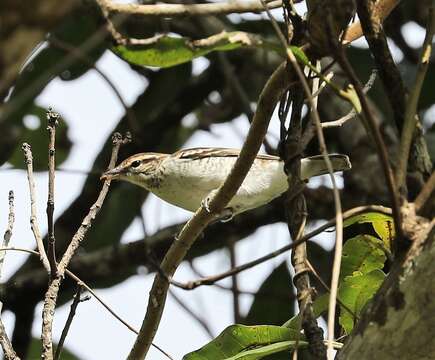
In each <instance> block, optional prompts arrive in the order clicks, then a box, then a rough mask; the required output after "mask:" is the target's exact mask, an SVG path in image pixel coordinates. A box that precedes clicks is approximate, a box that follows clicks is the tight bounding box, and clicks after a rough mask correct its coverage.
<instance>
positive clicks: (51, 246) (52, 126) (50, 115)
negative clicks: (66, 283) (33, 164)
mask: <svg viewBox="0 0 435 360" xmlns="http://www.w3.org/2000/svg"><path fill="white" fill-rule="evenodd" d="M59 118H60V116H59V114H58V113H55V112H53V111H52V110H51V109H48V111H47V120H48V126H47V130H48V132H49V142H48V199H47V224H48V244H47V247H48V254H47V257H48V262H49V264H50V276H51V278H55V277H56V272H57V266H56V238H55V236H54V177H55V168H56V126H57V124H58V121H59Z"/></svg>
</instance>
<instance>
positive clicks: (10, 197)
mask: <svg viewBox="0 0 435 360" xmlns="http://www.w3.org/2000/svg"><path fill="white" fill-rule="evenodd" d="M14 199H15V198H14V192H13V191H12V190H10V191H9V195H8V203H9V213H8V225H7V227H6V230H5V233H4V235H3V242H2V247H8V246H9V241H10V240H11V237H12V231H13V228H14V222H15V212H14ZM5 255H6V253H4V252H1V253H0V279H1V277H2V273H3V263H4V261H5ZM0 304H1V303H0ZM0 312H1V305H0Z"/></svg>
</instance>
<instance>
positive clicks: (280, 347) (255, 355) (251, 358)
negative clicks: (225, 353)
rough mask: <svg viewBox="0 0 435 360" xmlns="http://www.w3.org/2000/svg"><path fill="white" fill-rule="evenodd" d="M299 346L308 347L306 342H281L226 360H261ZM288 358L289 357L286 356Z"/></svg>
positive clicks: (247, 351) (243, 352)
mask: <svg viewBox="0 0 435 360" xmlns="http://www.w3.org/2000/svg"><path fill="white" fill-rule="evenodd" d="M296 345H298V348H303V347H306V346H307V345H308V343H307V342H306V341H299V342H298V343H296V341H281V342H278V343H275V344H270V345H266V346H261V347H259V348H256V349H252V350H246V351H242V352H241V353H240V354H237V355H234V356H231V357H230V358H226V360H256V359H261V358H263V357H265V356H267V355H272V354H276V353H278V352H282V351H285V350H290V349H294V348H295V347H296ZM286 357H287V358H288V357H289V355H288V354H286Z"/></svg>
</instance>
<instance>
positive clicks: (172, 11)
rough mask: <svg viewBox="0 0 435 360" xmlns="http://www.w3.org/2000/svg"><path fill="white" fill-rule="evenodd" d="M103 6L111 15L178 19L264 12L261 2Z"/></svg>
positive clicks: (277, 0) (105, 0) (274, 4)
mask: <svg viewBox="0 0 435 360" xmlns="http://www.w3.org/2000/svg"><path fill="white" fill-rule="evenodd" d="M99 3H100V6H102V7H103V8H104V9H105V10H106V11H108V12H109V13H122V14H129V15H136V16H137V15H142V16H153V17H154V16H155V17H176V16H205V15H225V14H242V13H248V12H254V13H258V12H263V11H264V8H263V5H262V4H261V1H258V0H250V1H228V2H220V3H208V4H154V5H138V4H121V3H115V2H113V1H110V0H99ZM281 5H282V2H281V0H274V1H270V2H269V3H268V7H269V8H270V9H275V8H278V7H281Z"/></svg>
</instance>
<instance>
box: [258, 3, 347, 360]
mask: <svg viewBox="0 0 435 360" xmlns="http://www.w3.org/2000/svg"><path fill="white" fill-rule="evenodd" d="M266 11H267V14H268V16H269V18H270V19H271V21H272V25H273V27H274V29H275V31H276V33H277V35H278V37H279V39H280V41H281V43H282V45H283V47H284V48H285V49H286V53H287V57H288V59H289V60H290V63H291V64H292V65H293V68H294V69H295V71H296V74H297V75H298V78H299V80H300V81H301V85H302V87H303V89H304V92H305V95H306V97H307V99H308V101H309V104H310V107H311V112H310V115H311V116H313V119H314V123H315V124H316V130H317V138H318V141H319V148H320V152H321V154H322V156H323V158H324V160H325V163H326V168H327V169H328V173H329V177H330V179H331V182H332V191H333V194H334V205H335V217H336V224H337V226H336V229H337V231H336V232H335V252H334V264H333V270H332V280H331V296H330V301H329V310H328V350H327V353H328V358H332V356H333V352H332V350H333V347H332V342H333V338H334V323H335V303H336V297H337V289H338V278H339V276H340V265H341V251H342V246H343V216H342V208H341V200H340V193H339V191H338V187H337V184H336V182H335V177H334V169H333V166H332V163H331V160H330V158H329V154H328V150H327V148H326V143H325V138H324V135H323V130H322V125H321V121H320V116H319V113H318V111H317V108H316V104H315V102H314V99H313V97H312V95H311V90H310V88H309V86H308V83H307V81H306V79H305V76H304V73H303V71H302V70H301V68H300V66H299V64H298V62H297V60H296V57H295V56H294V54H293V52H292V50H291V48H290V47H288V46H287V43H286V41H285V38H284V36H283V35H282V33H281V31H280V29H279V26H278V24H277V22H276V20H275V19H274V17H273V16H272V14H271V12H270V11H269V10H268V9H267V8H266Z"/></svg>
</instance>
